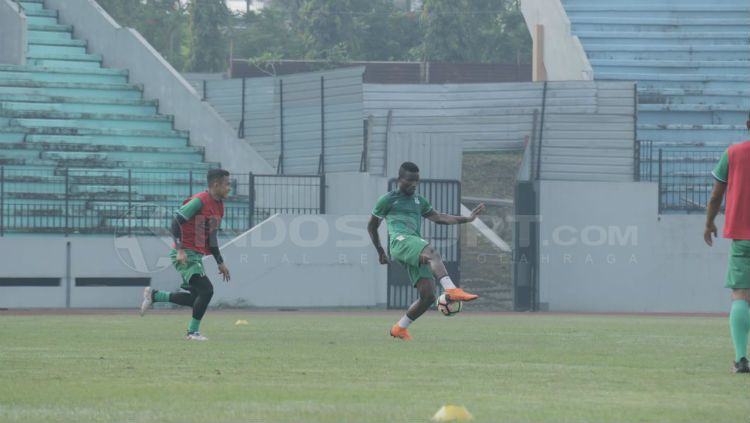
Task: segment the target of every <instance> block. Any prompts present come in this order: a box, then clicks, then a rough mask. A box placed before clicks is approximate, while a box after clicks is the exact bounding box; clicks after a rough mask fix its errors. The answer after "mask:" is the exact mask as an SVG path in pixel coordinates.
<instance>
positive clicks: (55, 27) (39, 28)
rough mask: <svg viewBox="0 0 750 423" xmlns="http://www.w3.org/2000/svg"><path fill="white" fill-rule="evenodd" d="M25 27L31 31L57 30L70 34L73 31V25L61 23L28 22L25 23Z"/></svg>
mask: <svg viewBox="0 0 750 423" xmlns="http://www.w3.org/2000/svg"><path fill="white" fill-rule="evenodd" d="M26 29H27V30H28V31H31V32H39V33H41V32H58V33H67V34H70V33H72V32H73V25H63V24H51V25H35V24H28V25H26Z"/></svg>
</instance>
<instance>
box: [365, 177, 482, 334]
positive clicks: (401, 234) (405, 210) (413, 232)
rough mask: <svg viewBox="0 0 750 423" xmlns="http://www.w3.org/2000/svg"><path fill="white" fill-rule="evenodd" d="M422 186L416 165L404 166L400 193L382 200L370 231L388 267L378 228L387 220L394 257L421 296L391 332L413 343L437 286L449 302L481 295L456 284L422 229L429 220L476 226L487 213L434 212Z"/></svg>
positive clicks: (370, 224)
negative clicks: (413, 329) (417, 323)
mask: <svg viewBox="0 0 750 423" xmlns="http://www.w3.org/2000/svg"><path fill="white" fill-rule="evenodd" d="M418 183H419V168H418V167H417V165H416V164H414V163H412V162H404V163H403V164H401V167H400V168H399V170H398V189H397V190H394V191H391V192H389V193H387V194H385V195H383V196H382V197H380V198H379V199H378V201H377V203H375V208H374V209H373V210H372V216H370V222H369V223H368V225H367V231H368V232H369V233H370V239H372V243H373V244H374V245H375V249H376V250H377V251H378V256H379V260H380V264H387V263H388V255H387V254H386V253H385V250H384V249H383V247H382V245H380V237H379V235H378V227H380V222H381V221H382V220H383V219H385V220H386V221H387V223H388V237H389V238H390V245H389V246H390V252H391V257H392V258H393V259H394V260H396V261H397V262H398V263H400V264H401V265H403V266H404V267H405V268H406V270H407V272H408V273H409V278H410V279H411V283H412V285H413V286H414V287H415V288H416V289H417V291H418V293H419V299H417V301H415V302H414V304H412V305H411V306H410V307H409V309H408V310H407V311H406V314H405V315H404V316H403V317H402V318H401V320H399V321H398V323H396V324H395V325H393V327H392V328H391V331H390V334H391V336H393V337H394V338H400V339H403V340H405V341H408V340H411V335H409V331H408V330H407V328H408V327H409V325H410V324H412V322H414V321H415V320H416V319H417V318H418V317H419V316H421V315H422V314H423V313H424V312H425V311H427V309H429V308H430V306H431V305H432V304H434V303H435V282H434V280H433V277H434V278H435V279H437V280H438V281H439V282H440V285H442V287H443V289H444V290H445V293H446V295H447V296H448V299H449V300H452V301H472V300H475V299H477V298H478V296H477V295H474V294H469V293H467V292H464V290H462V289H461V288H457V287H456V285H454V284H453V281H452V280H451V278H450V276H448V271H447V270H445V265H444V264H443V260H442V259H441V258H440V255H439V254H438V253H437V251H435V249H434V248H432V246H431V245H430V243H429V242H427V241H425V240H424V239H422V235H421V233H420V229H421V227H422V218H423V217H425V218H427V219H430V220H431V221H433V222H435V223H437V224H439V225H455V224H458V223H468V222H473V221H474V219H476V218H477V215H478V214H479V213H481V212H482V210H483V209H484V204H480V205H479V206H477V208H475V209H474V210H472V211H471V216H469V217H464V216H452V215H448V214H443V213H440V212H438V211H436V210H435V209H433V208H432V205H431V204H430V202H429V201H428V200H427V199H426V198H424V197H422V196H421V195H419V194H416V191H417V184H418Z"/></svg>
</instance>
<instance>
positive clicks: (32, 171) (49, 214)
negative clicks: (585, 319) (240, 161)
mask: <svg viewBox="0 0 750 423" xmlns="http://www.w3.org/2000/svg"><path fill="white" fill-rule="evenodd" d="M205 175H206V172H205V170H185V171H169V172H163V171H153V172H152V171H133V170H129V169H79V168H23V169H19V168H15V167H14V168H8V167H4V166H0V236H3V235H5V234H6V233H60V234H74V233H91V234H94V233H113V232H114V233H117V234H123V235H125V234H153V235H161V234H164V233H166V232H165V231H167V230H168V228H169V226H170V224H171V219H172V216H173V214H174V211H175V210H176V209H177V208H178V207H179V206H180V205H181V204H182V202H183V201H184V200H186V199H187V198H189V197H190V196H191V195H193V194H195V193H196V192H200V191H202V190H204V189H206V188H205V187H206V180H205ZM230 179H231V182H232V193H231V194H230V197H229V198H227V199H226V200H225V202H224V213H225V214H224V219H223V221H222V231H223V232H225V233H226V234H227V235H231V232H237V233H241V232H244V231H246V230H247V229H249V228H251V227H253V226H254V225H255V224H257V223H258V222H260V221H262V220H263V219H265V218H266V217H268V216H270V215H272V214H274V213H284V214H318V213H325V190H324V188H323V187H324V186H325V177H324V176H319V175H255V174H252V173H250V174H231V175H230Z"/></svg>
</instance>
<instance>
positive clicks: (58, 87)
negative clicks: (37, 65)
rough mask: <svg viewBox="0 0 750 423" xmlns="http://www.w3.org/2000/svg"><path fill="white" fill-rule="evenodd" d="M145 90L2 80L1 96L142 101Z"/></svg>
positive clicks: (118, 86) (140, 88)
mask: <svg viewBox="0 0 750 423" xmlns="http://www.w3.org/2000/svg"><path fill="white" fill-rule="evenodd" d="M142 93H143V89H142V87H141V86H140V85H134V84H103V83H99V84H86V83H70V82H45V81H24V80H17V79H1V78H0V95H2V94H24V95H46V96H53V97H68V98H91V97H93V98H114V99H120V98H125V99H137V100H139V99H141V98H142V96H143V94H142Z"/></svg>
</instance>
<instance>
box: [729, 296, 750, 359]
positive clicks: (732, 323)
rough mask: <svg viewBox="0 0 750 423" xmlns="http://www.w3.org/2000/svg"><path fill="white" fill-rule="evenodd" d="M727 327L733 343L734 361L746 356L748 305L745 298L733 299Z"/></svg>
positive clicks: (749, 325)
mask: <svg viewBox="0 0 750 423" xmlns="http://www.w3.org/2000/svg"><path fill="white" fill-rule="evenodd" d="M729 328H730V329H731V333H732V342H733V343H734V361H740V359H741V358H742V357H747V332H748V331H749V330H750V307H748V304H747V301H745V300H734V301H733V302H732V310H731V311H730V312H729Z"/></svg>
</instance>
